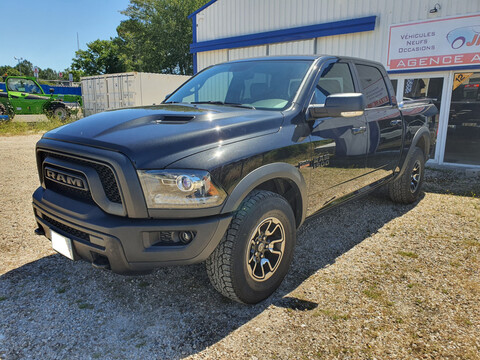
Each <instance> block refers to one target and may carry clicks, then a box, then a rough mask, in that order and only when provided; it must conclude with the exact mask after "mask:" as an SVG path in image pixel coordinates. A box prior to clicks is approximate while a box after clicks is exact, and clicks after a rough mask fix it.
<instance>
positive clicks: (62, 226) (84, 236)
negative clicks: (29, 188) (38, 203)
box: [42, 214, 90, 241]
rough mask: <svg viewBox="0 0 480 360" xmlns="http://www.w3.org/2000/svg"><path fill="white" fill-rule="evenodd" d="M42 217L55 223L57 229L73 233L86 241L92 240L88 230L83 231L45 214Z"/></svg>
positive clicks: (68, 233) (52, 223) (69, 233)
mask: <svg viewBox="0 0 480 360" xmlns="http://www.w3.org/2000/svg"><path fill="white" fill-rule="evenodd" d="M42 218H43V220H45V221H46V222H48V223H49V224H51V225H53V226H54V227H56V228H57V229H59V230H61V231H63V232H65V233H66V234H67V235H72V236H74V237H76V238H79V239H82V240H85V241H90V236H89V235H88V234H87V233H86V232H83V231H80V230H77V229H74V228H72V227H70V226H68V225H65V224H62V223H60V222H58V221H56V220H53V219H52V218H51V217H49V216H47V215H45V214H44V215H43V216H42Z"/></svg>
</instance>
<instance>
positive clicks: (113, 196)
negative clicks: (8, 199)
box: [40, 151, 122, 204]
mask: <svg viewBox="0 0 480 360" xmlns="http://www.w3.org/2000/svg"><path fill="white" fill-rule="evenodd" d="M40 156H41V158H40V159H41V163H42V164H43V161H44V160H45V159H46V158H47V157H48V156H49V157H52V158H54V159H59V160H64V161H68V162H70V163H74V164H80V165H84V166H88V167H90V168H93V169H94V170H95V171H96V172H97V174H98V177H99V178H100V181H101V183H102V186H103V190H104V191H105V195H106V196H107V199H108V200H109V201H111V202H113V203H117V204H121V203H122V198H121V196H120V191H119V189H118V184H117V180H116V179H115V175H114V174H113V171H112V169H111V168H110V167H108V166H107V165H102V164H99V163H96V162H93V161H89V160H84V159H78V158H75V157H70V156H66V155H61V154H57V153H52V152H47V151H42V152H41V154H40ZM48 183H49V185H51V184H53V183H54V182H53V181H50V182H48ZM45 184H46V185H47V181H46V182H45ZM59 186H61V189H62V191H61V192H62V193H67V194H70V195H74V197H76V198H80V199H81V200H84V201H93V199H92V197H91V195H90V192H89V191H88V198H87V197H86V196H85V195H79V193H77V192H76V191H75V189H73V190H74V191H69V190H67V188H68V187H67V186H62V185H60V184H59ZM49 188H51V189H52V190H54V187H50V186H49ZM56 189H57V190H59V189H60V188H58V187H56ZM54 191H55V190H54ZM84 192H86V191H84Z"/></svg>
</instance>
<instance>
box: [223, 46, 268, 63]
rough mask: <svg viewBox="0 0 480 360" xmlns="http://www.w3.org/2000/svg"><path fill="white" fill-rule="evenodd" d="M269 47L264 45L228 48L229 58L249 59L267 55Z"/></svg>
mask: <svg viewBox="0 0 480 360" xmlns="http://www.w3.org/2000/svg"><path fill="white" fill-rule="evenodd" d="M266 55H267V47H266V46H265V45H263V46H249V47H245V48H238V49H230V50H228V60H229V61H230V60H238V59H247V58H252V57H259V56H266Z"/></svg>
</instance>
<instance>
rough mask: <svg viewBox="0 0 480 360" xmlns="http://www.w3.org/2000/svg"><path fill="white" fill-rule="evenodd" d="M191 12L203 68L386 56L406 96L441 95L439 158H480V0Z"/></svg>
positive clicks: (304, 0)
mask: <svg viewBox="0 0 480 360" xmlns="http://www.w3.org/2000/svg"><path fill="white" fill-rule="evenodd" d="M189 17H190V18H191V19H192V23H193V43H192V44H191V52H192V53H193V55H194V71H195V72H197V71H200V70H201V69H203V68H205V67H207V66H210V65H212V64H216V63H220V62H224V61H229V60H235V59H242V58H249V57H258V56H275V55H294V54H296V55H299V54H329V55H347V56H355V57H360V58H365V59H371V60H375V61H379V62H381V63H383V64H384V65H385V67H386V68H387V70H388V72H389V74H390V76H391V78H392V79H394V86H395V87H396V89H397V97H398V98H399V99H402V98H418V97H425V96H427V97H430V98H434V99H436V102H435V103H436V105H437V107H439V108H440V113H439V127H438V141H437V145H436V149H435V157H434V159H432V160H430V161H431V162H433V163H437V164H456V165H460V166H468V167H477V166H478V167H480V91H479V90H480V89H479V86H480V0H402V1H394V0H212V1H210V2H208V3H207V4H206V5H204V6H203V7H201V8H200V9H198V10H197V11H195V12H194V13H192V14H191V15H190V16H189Z"/></svg>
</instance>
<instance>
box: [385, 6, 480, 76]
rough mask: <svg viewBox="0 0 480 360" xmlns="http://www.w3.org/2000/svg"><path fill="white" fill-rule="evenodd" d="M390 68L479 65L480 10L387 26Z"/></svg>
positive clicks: (388, 63) (406, 68)
mask: <svg viewBox="0 0 480 360" xmlns="http://www.w3.org/2000/svg"><path fill="white" fill-rule="evenodd" d="M388 39H389V40H388V43H389V44H388V54H387V67H388V69H389V70H409V69H423V68H425V69H427V68H436V67H453V66H454V67H461V66H467V65H479V66H480V14H471V15H464V16H456V17H448V18H443V19H434V20H426V21H421V22H419V21H417V22H412V23H408V24H398V25H392V26H390V33H389V37H388Z"/></svg>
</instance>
